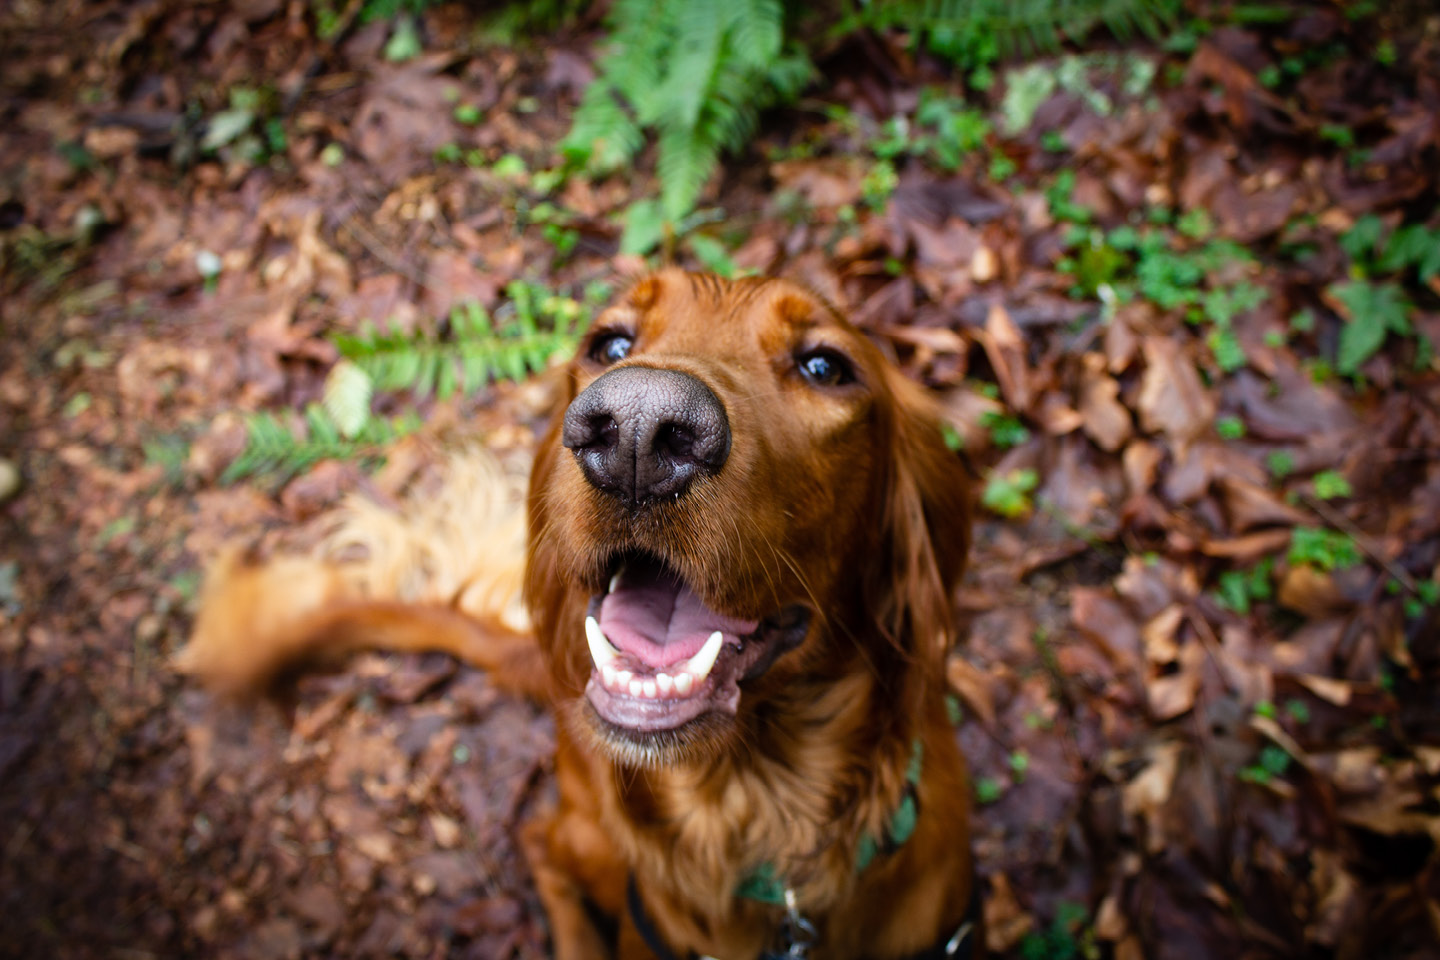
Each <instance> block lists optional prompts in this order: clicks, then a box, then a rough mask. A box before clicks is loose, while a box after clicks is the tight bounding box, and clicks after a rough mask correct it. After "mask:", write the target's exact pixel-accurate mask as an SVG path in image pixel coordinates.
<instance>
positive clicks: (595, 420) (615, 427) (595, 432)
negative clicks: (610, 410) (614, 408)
mask: <svg viewBox="0 0 1440 960" xmlns="http://www.w3.org/2000/svg"><path fill="white" fill-rule="evenodd" d="M588 426H589V428H590V429H589V431H588V432H589V436H590V439H589V440H588V441H586V442H584V443H583V444H582V446H586V447H598V448H600V449H601V450H609V449H610V448H612V447H614V446H615V445H616V444H617V443H619V442H620V425H619V424H618V423H616V422H615V418H614V417H612V416H609V415H608V414H600V415H597V416H594V417H591V418H590V423H589V424H588Z"/></svg>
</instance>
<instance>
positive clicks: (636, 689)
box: [630, 680, 645, 697]
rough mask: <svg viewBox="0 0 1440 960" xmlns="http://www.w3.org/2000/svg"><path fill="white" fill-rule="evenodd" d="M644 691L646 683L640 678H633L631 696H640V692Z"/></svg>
mask: <svg viewBox="0 0 1440 960" xmlns="http://www.w3.org/2000/svg"><path fill="white" fill-rule="evenodd" d="M644 692H645V684H643V683H641V682H640V681H639V680H631V681H630V696H632V697H638V696H640V694H642V693H644Z"/></svg>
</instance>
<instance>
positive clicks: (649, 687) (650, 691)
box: [645, 680, 655, 700]
mask: <svg viewBox="0 0 1440 960" xmlns="http://www.w3.org/2000/svg"><path fill="white" fill-rule="evenodd" d="M645 696H647V697H649V698H650V699H652V700H653V699H655V681H654V680H646V681H645Z"/></svg>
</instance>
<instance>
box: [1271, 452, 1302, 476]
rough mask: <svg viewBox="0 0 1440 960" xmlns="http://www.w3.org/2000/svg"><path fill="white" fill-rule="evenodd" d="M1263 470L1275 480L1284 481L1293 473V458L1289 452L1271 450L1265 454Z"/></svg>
mask: <svg viewBox="0 0 1440 960" xmlns="http://www.w3.org/2000/svg"><path fill="white" fill-rule="evenodd" d="M1265 469H1266V470H1269V471H1270V475H1271V476H1272V477H1274V478H1275V479H1276V480H1284V479H1285V478H1286V477H1288V476H1290V474H1292V473H1294V472H1295V456H1294V454H1292V453H1291V452H1290V451H1289V450H1271V451H1270V452H1269V453H1267V454H1265Z"/></svg>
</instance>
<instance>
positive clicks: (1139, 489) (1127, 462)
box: [1121, 440, 1165, 497]
mask: <svg viewBox="0 0 1440 960" xmlns="http://www.w3.org/2000/svg"><path fill="white" fill-rule="evenodd" d="M1164 458H1165V454H1164V452H1163V451H1162V450H1161V449H1160V448H1159V447H1158V446H1157V445H1155V444H1153V443H1151V442H1150V441H1148V440H1136V441H1135V442H1134V443H1131V444H1130V445H1128V446H1127V447H1126V448H1125V452H1124V453H1123V454H1121V462H1122V463H1123V464H1124V468H1125V490H1126V492H1127V493H1129V495H1130V496H1132V497H1138V496H1140V495H1142V494H1145V493H1148V492H1149V491H1150V488H1151V487H1153V486H1154V485H1155V474H1156V471H1158V470H1159V469H1160V461H1161V460H1163V459H1164Z"/></svg>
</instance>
